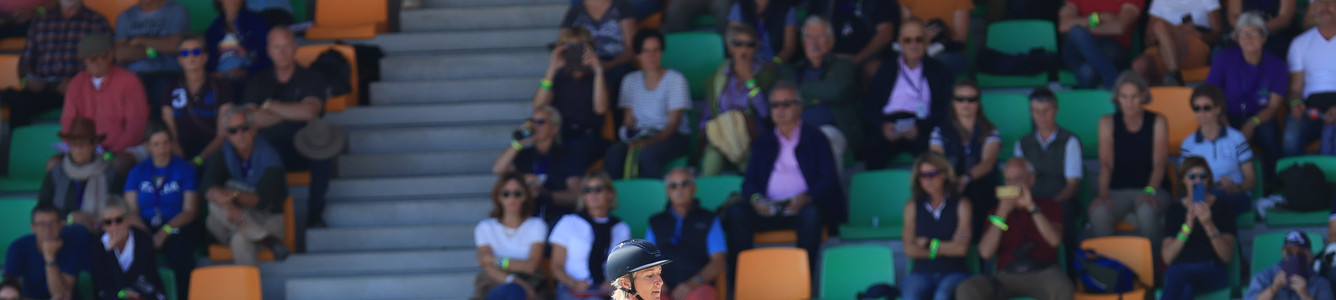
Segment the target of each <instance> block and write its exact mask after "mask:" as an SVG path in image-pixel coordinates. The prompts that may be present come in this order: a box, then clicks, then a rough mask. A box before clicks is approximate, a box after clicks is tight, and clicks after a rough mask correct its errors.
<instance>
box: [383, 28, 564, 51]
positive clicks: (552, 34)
mask: <svg viewBox="0 0 1336 300" xmlns="http://www.w3.org/2000/svg"><path fill="white" fill-rule="evenodd" d="M558 32H560V29H558V28H557V27H556V26H554V25H552V24H549V25H547V26H544V27H537V28H514V29H495V30H470V31H448V32H409V33H390V34H382V35H377V36H376V38H375V39H373V40H370V41H367V42H368V43H370V44H374V45H377V46H380V48H381V49H382V50H385V52H388V53H394V52H406V51H447V50H470V49H506V48H531V47H542V46H545V45H547V44H549V43H552V42H554V41H556V40H557V33H558ZM423 41H431V42H430V43H424V42H423Z"/></svg>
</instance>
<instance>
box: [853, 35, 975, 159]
mask: <svg viewBox="0 0 1336 300" xmlns="http://www.w3.org/2000/svg"><path fill="white" fill-rule="evenodd" d="M898 43H899V45H900V49H901V52H900V56H899V57H898V58H896V59H895V61H894V62H893V63H890V62H888V63H884V64H881V66H880V67H878V68H877V73H876V75H874V76H873V78H872V82H873V83H874V84H870V85H868V91H867V93H865V94H864V95H865V97H866V98H865V99H864V100H863V103H867V107H865V109H864V110H863V111H864V112H865V115H864V118H863V120H864V122H866V126H867V127H866V128H870V129H871V130H868V131H867V141H868V143H867V149H866V151H864V152H863V153H864V155H865V157H866V159H867V167H868V169H870V170H877V169H884V168H886V167H887V166H888V164H889V163H890V161H891V159H893V158H895V157H896V156H898V155H899V154H900V153H906V152H907V153H909V154H910V155H911V156H916V155H918V154H919V153H922V152H923V151H924V150H927V149H928V139H927V137H928V135H929V134H930V133H931V132H932V131H931V130H932V129H933V128H934V127H936V126H937V124H940V123H941V119H945V118H946V111H947V110H948V109H950V108H949V106H948V103H951V96H953V94H952V92H953V91H952V90H951V83H952V82H954V81H955V79H954V78H953V77H952V75H951V69H950V68H948V67H947V66H946V65H945V64H942V63H941V62H939V61H937V60H935V59H925V58H927V45H928V44H927V38H926V37H925V36H924V33H923V21H920V20H918V19H909V20H905V21H904V23H903V24H901V25H900V39H899V41H898Z"/></svg>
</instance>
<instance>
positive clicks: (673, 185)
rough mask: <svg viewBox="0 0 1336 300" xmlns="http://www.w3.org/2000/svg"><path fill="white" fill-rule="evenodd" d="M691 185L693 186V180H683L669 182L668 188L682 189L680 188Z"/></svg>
mask: <svg viewBox="0 0 1336 300" xmlns="http://www.w3.org/2000/svg"><path fill="white" fill-rule="evenodd" d="M689 186H691V180H683V181H678V182H669V183H668V189H670V190H676V189H680V188H686V187H689Z"/></svg>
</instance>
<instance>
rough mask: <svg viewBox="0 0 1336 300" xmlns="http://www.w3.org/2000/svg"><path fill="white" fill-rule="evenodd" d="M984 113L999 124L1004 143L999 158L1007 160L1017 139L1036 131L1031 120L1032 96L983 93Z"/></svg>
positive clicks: (996, 124)
mask: <svg viewBox="0 0 1336 300" xmlns="http://www.w3.org/2000/svg"><path fill="white" fill-rule="evenodd" d="M981 101H983V102H982V103H983V113H984V115H986V116H988V120H990V121H993V125H994V126H997V132H998V135H1000V136H1001V137H1002V145H1000V146H1001V147H999V148H998V152H997V160H998V161H999V162H1001V161H1006V160H1007V159H1009V158H1011V156H1012V152H1013V150H1015V149H1016V147H1015V145H1016V140H1017V139H1020V137H1021V136H1023V135H1026V134H1029V133H1031V132H1034V125H1033V124H1034V122H1033V121H1031V120H1030V97H1028V96H1026V95H1021V94H1012V93H985V94H983V99H982V100H981Z"/></svg>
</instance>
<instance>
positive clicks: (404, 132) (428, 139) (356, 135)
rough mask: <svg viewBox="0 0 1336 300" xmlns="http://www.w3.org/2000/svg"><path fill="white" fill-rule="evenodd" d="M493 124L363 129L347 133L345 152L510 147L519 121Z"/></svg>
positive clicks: (369, 152) (496, 148)
mask: <svg viewBox="0 0 1336 300" xmlns="http://www.w3.org/2000/svg"><path fill="white" fill-rule="evenodd" d="M501 123H504V124H495V125H474V126H446V127H414V128H364V129H351V130H348V141H349V143H348V153H351V154H375V153H406V152H432V151H452V150H492V151H496V153H498V154H499V153H500V151H501V150H505V147H507V146H509V145H510V144H509V143H510V139H511V138H510V137H511V133H512V132H514V131H515V129H516V128H519V126H520V122H519V120H515V121H513V122H501Z"/></svg>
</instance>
